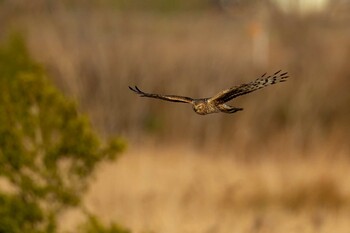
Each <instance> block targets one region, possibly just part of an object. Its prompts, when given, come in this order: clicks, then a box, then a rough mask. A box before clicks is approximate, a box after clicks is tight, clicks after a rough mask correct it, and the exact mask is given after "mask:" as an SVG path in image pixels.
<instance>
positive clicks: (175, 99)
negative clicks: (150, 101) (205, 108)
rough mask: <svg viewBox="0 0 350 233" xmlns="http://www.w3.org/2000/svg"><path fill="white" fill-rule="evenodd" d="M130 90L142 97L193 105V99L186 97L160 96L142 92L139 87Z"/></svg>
mask: <svg viewBox="0 0 350 233" xmlns="http://www.w3.org/2000/svg"><path fill="white" fill-rule="evenodd" d="M129 89H130V90H132V91H133V92H135V93H136V94H139V95H140V96H141V97H150V98H155V99H161V100H167V101H171V102H180V103H192V102H193V99H192V98H190V97H186V96H177V95H159V94H151V93H146V92H143V91H141V90H140V89H139V88H138V87H137V86H135V87H134V88H132V87H130V86H129Z"/></svg>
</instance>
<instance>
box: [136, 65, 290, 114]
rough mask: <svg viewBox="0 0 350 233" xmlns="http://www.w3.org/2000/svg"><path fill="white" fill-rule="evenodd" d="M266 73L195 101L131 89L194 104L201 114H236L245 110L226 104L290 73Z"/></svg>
mask: <svg viewBox="0 0 350 233" xmlns="http://www.w3.org/2000/svg"><path fill="white" fill-rule="evenodd" d="M265 75H266V73H265V74H264V75H262V76H261V77H260V78H258V79H256V80H255V81H253V82H250V83H246V84H241V85H238V86H234V87H231V88H229V89H226V90H223V91H221V92H219V93H218V94H216V95H215V96H213V97H209V98H200V99H193V98H190V97H186V96H177V95H159V94H151V93H146V92H143V91H141V90H140V89H139V88H138V87H137V86H135V87H134V88H132V87H130V86H129V89H130V90H132V91H133V92H135V93H136V94H139V95H140V96H141V97H150V98H156V99H161V100H167V101H172V102H180V103H189V104H192V106H193V110H194V111H195V112H196V113H198V114H200V115H206V114H210V113H217V112H224V113H235V112H237V111H241V110H243V108H236V107H232V106H229V105H227V104H225V103H226V102H228V101H230V100H232V99H234V98H236V97H238V96H241V95H245V94H248V93H250V92H253V91H256V90H258V89H261V88H263V87H266V86H269V85H272V84H275V83H279V82H284V81H286V80H287V78H288V77H289V76H288V73H287V72H285V73H281V70H279V71H277V72H276V73H274V74H273V75H271V76H267V77H265Z"/></svg>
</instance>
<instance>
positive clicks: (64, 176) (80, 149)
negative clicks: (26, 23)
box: [0, 36, 124, 233]
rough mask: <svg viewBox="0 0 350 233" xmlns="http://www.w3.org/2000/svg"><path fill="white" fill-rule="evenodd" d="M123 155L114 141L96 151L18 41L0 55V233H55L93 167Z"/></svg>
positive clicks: (81, 120)
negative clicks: (60, 220) (58, 223)
mask: <svg viewBox="0 0 350 233" xmlns="http://www.w3.org/2000/svg"><path fill="white" fill-rule="evenodd" d="M123 147H124V143H123V141H122V140H120V139H114V140H111V141H110V142H109V143H105V144H102V143H101V141H100V140H99V138H98V136H97V135H96V134H95V133H94V131H93V130H92V127H91V125H90V123H89V121H88V119H87V117H86V116H83V115H81V114H79V113H78V112H77V107H76V105H75V103H74V102H73V101H71V100H68V99H67V98H66V97H65V96H64V95H62V94H61V93H60V92H59V91H58V90H57V89H56V88H55V87H54V86H53V85H52V84H51V82H50V81H49V80H48V79H47V77H46V76H45V72H44V70H43V69H42V68H41V67H40V65H38V64H37V63H36V62H34V61H33V60H32V59H31V58H30V56H29V54H28V52H27V50H26V47H25V45H24V43H23V39H21V37H20V36H13V37H12V38H11V39H10V40H9V42H8V43H7V44H6V45H4V46H2V47H1V48H0V232H7V233H17V232H18V233H20V232H56V231H57V226H56V225H57V218H58V216H59V214H60V213H61V212H62V211H64V210H66V209H67V208H70V207H77V206H79V204H80V198H81V195H82V194H83V193H84V191H86V188H87V181H88V179H87V178H88V177H89V176H90V175H91V174H92V172H93V171H94V169H95V168H96V165H97V164H99V163H100V162H102V161H104V160H108V159H115V158H116V155H117V154H118V153H119V152H120V151H121V150H122V149H123ZM90 220H91V218H90ZM96 221H97V220H96ZM91 226H96V222H95V225H93V224H92V225H91ZM97 226H100V225H97ZM95 228H96V227H95ZM100 228H101V229H102V226H100ZM107 231H108V228H106V229H105V231H103V232H107ZM89 232H92V231H91V230H90V231H89ZM111 232H112V231H111ZM113 232H118V231H113Z"/></svg>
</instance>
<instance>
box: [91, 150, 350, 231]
mask: <svg viewBox="0 0 350 233" xmlns="http://www.w3.org/2000/svg"><path fill="white" fill-rule="evenodd" d="M133 148H136V145H134V147H133ZM349 168H350V163H349V161H348V160H347V159H339V160H332V161H330V160H329V159H326V158H325V157H322V158H317V157H312V158H310V157H309V158H307V159H290V158H287V159H282V158H281V159H275V158H273V159H271V158H268V157H267V158H264V159H261V160H258V161H251V162H247V161H242V160H238V159H234V154H233V153H230V154H220V155H219V154H205V153H198V151H196V150H193V149H189V148H176V149H175V148H173V149H169V148H167V149H165V148H162V149H161V148H159V147H157V148H155V147H153V148H152V147H151V148H147V149H145V147H142V149H141V148H140V149H131V150H129V151H128V152H127V153H126V154H125V156H123V157H122V158H121V159H120V160H119V161H118V162H117V163H116V164H108V165H107V164H106V165H104V166H103V167H101V168H100V171H99V172H98V176H97V177H96V180H95V181H94V182H93V184H92V185H91V190H90V192H89V194H88V195H87V196H86V198H85V203H86V205H87V207H88V209H89V210H91V211H93V212H94V213H96V214H98V216H101V217H102V218H103V219H104V220H105V221H107V222H108V221H111V220H114V221H118V222H120V223H122V224H124V225H126V226H129V227H130V228H131V229H132V230H133V232H136V233H138V232H164V233H172V232H174V233H175V232H191V233H196V232H198V233H200V232H218V233H220V232H228V233H229V232H287V233H289V232H300V231H301V232H347V230H348V229H349V227H350V222H349V221H348V218H349V217H350V212H349V210H350V208H349V207H350V185H349V184H350V169H349Z"/></svg>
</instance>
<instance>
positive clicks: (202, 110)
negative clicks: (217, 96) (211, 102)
mask: <svg viewBox="0 0 350 233" xmlns="http://www.w3.org/2000/svg"><path fill="white" fill-rule="evenodd" d="M193 110H194V111H195V112H196V113H198V114H201V115H205V114H206V106H205V103H197V104H195V105H193Z"/></svg>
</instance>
